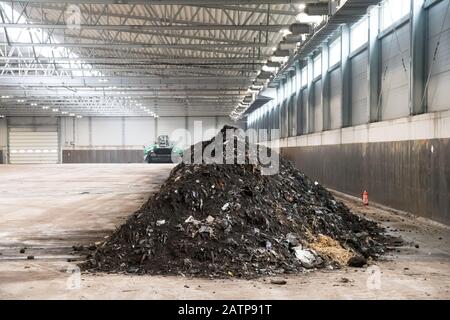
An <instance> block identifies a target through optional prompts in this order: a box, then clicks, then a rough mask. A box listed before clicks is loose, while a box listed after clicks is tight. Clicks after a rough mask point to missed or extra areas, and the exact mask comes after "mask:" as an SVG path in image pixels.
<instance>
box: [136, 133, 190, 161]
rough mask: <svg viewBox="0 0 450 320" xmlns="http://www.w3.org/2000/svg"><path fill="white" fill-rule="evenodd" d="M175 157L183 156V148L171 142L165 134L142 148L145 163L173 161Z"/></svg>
mask: <svg viewBox="0 0 450 320" xmlns="http://www.w3.org/2000/svg"><path fill="white" fill-rule="evenodd" d="M172 155H174V156H175V157H172ZM176 157H178V158H181V157H183V150H182V149H181V148H179V147H177V146H175V145H174V144H173V143H171V142H170V140H169V136H167V135H161V136H159V137H158V138H157V140H156V142H155V143H153V144H151V145H149V146H148V147H146V148H145V149H144V161H145V162H146V163H173V159H174V158H176Z"/></svg>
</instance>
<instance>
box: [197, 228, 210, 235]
mask: <svg viewBox="0 0 450 320" xmlns="http://www.w3.org/2000/svg"><path fill="white" fill-rule="evenodd" d="M198 232H199V233H209V234H210V235H211V234H212V232H213V229H212V228H211V227H208V226H201V227H200V229H199V230H198Z"/></svg>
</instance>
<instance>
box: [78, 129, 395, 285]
mask: <svg viewBox="0 0 450 320" xmlns="http://www.w3.org/2000/svg"><path fill="white" fill-rule="evenodd" d="M227 129H228V130H229V129H230V127H225V128H224V129H222V131H221V132H222V133H224V132H225V130H227ZM215 139H217V137H216V138H213V139H212V140H211V141H206V142H203V143H202V144H199V145H196V146H195V147H199V146H200V147H201V148H202V150H204V149H205V148H206V147H207V146H208V145H210V144H211V143H214V141H215ZM237 141H238V140H237V138H236V136H233V138H232V139H231V141H230V140H229V139H228V140H226V141H225V145H227V144H229V143H232V144H233V146H234V149H235V156H236V157H237V155H238V151H237V150H236V149H237V148H236V146H237ZM245 146H246V147H247V148H248V147H249V146H250V144H249V143H248V141H246V142H245ZM195 147H192V148H191V150H194V148H195ZM246 150H247V149H246ZM271 152H274V151H271ZM245 159H246V161H245V164H217V163H212V164H204V163H202V164H187V163H181V164H179V165H177V166H176V167H175V168H174V169H173V170H172V172H171V174H170V177H169V178H168V179H167V181H166V182H165V183H164V184H163V185H162V186H161V188H160V190H159V191H158V192H157V193H156V194H154V195H153V196H152V197H151V198H150V200H149V201H148V202H147V203H146V204H145V205H144V206H143V207H142V208H141V209H140V210H139V211H137V212H136V213H134V214H133V215H132V216H130V217H129V218H128V220H127V222H126V223H125V224H124V225H122V226H121V227H120V228H118V230H116V231H115V232H114V233H113V234H112V235H111V236H110V237H109V238H108V239H107V240H106V241H105V242H104V243H102V244H100V245H98V248H97V250H96V251H95V253H94V254H93V255H92V256H91V257H90V259H89V260H88V261H87V262H85V263H84V265H83V267H84V269H89V270H93V271H106V272H127V273H137V274H144V273H145V274H183V275H191V276H208V277H228V276H236V277H244V278H251V277H255V276H261V275H274V274H282V273H294V272H301V271H304V270H306V269H313V268H323V267H326V266H332V267H339V266H343V265H355V266H356V265H362V264H364V263H365V262H366V259H370V258H375V259H376V258H377V257H378V256H379V255H381V254H383V253H384V251H385V250H386V240H387V238H386V237H385V236H384V234H383V229H382V228H380V227H379V226H378V225H377V224H375V223H374V222H371V221H368V220H366V219H364V218H361V217H359V216H357V215H354V214H352V213H351V212H350V211H349V209H348V208H347V207H346V206H345V205H344V204H342V203H340V202H338V201H336V200H335V199H334V198H333V196H332V195H331V194H330V193H329V192H328V191H327V190H326V189H324V188H323V187H322V186H320V185H319V184H318V183H317V182H314V181H312V180H310V179H309V178H308V177H306V176H305V175H304V174H302V172H300V171H299V170H298V169H296V168H295V167H294V166H293V165H292V164H291V163H290V162H289V161H287V160H285V159H283V158H281V157H280V159H279V172H278V174H274V175H263V174H261V170H262V166H261V165H258V164H252V163H250V161H249V152H248V151H245Z"/></svg>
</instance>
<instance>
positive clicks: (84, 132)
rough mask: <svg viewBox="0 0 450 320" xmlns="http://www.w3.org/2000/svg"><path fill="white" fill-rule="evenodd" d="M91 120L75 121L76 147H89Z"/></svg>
mask: <svg viewBox="0 0 450 320" xmlns="http://www.w3.org/2000/svg"><path fill="white" fill-rule="evenodd" d="M90 134H91V133H90V129H89V119H88V118H81V119H76V120H75V146H89V144H90V143H89V142H90V139H89V137H90Z"/></svg>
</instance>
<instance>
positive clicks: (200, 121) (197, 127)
mask: <svg viewBox="0 0 450 320" xmlns="http://www.w3.org/2000/svg"><path fill="white" fill-rule="evenodd" d="M188 131H189V135H188V136H190V137H191V139H192V143H193V144H195V143H197V142H200V141H203V140H209V139H211V138H212V137H214V136H215V135H216V133H217V131H218V130H217V129H216V119H215V117H189V118H188Z"/></svg>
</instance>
